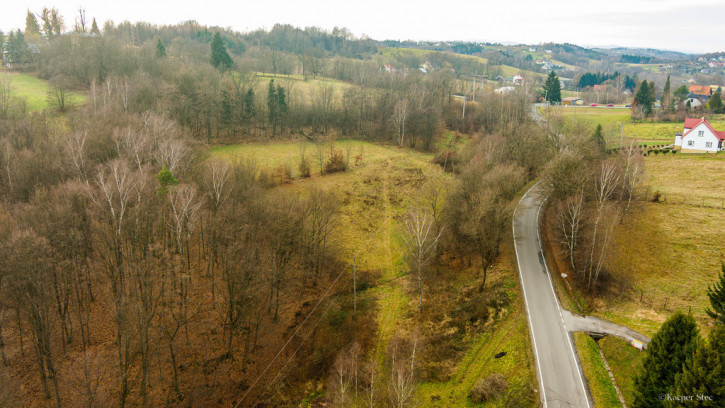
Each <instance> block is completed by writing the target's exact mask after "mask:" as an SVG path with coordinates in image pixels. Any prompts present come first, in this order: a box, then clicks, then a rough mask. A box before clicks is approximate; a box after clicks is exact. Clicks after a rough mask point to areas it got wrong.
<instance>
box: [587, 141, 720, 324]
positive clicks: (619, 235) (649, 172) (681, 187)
mask: <svg viewBox="0 0 725 408" xmlns="http://www.w3.org/2000/svg"><path fill="white" fill-rule="evenodd" d="M723 168H725V155H721V154H719V155H716V156H712V155H696V154H690V155H687V154H678V155H675V156H672V155H667V156H664V157H663V156H662V155H660V156H651V157H647V158H646V159H645V172H646V175H645V176H646V179H647V184H648V185H649V186H650V188H649V191H650V192H649V198H650V199H651V197H652V195H653V193H654V192H655V191H660V192H661V194H662V196H661V198H660V200H663V201H664V202H663V203H652V202H640V203H638V204H637V206H636V207H635V208H634V209H633V210H632V211H630V213H629V214H628V215H627V217H625V219H624V222H623V224H622V225H619V226H617V228H615V232H614V236H613V242H612V244H613V246H612V251H611V252H612V256H611V257H609V259H608V260H607V261H606V267H607V268H609V269H610V270H612V271H615V274H616V275H617V276H618V277H619V278H620V279H623V280H624V281H625V282H628V284H629V285H631V289H630V291H629V294H628V295H627V296H626V297H618V296H611V297H606V298H604V299H603V300H600V301H599V304H597V305H596V312H595V314H597V315H599V316H601V317H603V318H606V319H609V320H613V321H615V322H618V323H620V324H625V325H627V326H629V327H632V328H633V329H635V330H638V331H640V332H642V333H645V334H647V335H648V336H652V334H654V332H656V331H657V330H658V329H659V326H660V325H661V324H662V322H664V321H665V319H666V318H667V317H668V316H669V315H670V314H672V313H673V312H674V311H675V310H681V311H684V312H685V313H688V312H690V311H691V313H692V315H693V316H694V317H695V320H696V321H697V322H698V325H699V326H700V329H701V330H703V331H708V327H709V326H710V324H711V319H709V318H708V317H707V316H706V315H705V312H704V309H705V308H706V307H708V306H709V300H708V298H707V296H706V294H705V290H706V288H707V286H708V285H711V284H712V283H713V282H714V281H715V279H716V277H717V274H718V272H719V271H720V262H721V261H722V260H723V259H725V246H723V244H722V243H723V242H725V209H722V208H721V206H723V202H724V201H725V180H723V178H722V177H718V176H714V177H709V175H710V174H719V173H720V172H722V169H723ZM703 203H704V204H705V205H706V206H711V207H714V208H709V207H703V206H702V204H703ZM640 295H641V297H642V300H643V301H642V302H640Z"/></svg>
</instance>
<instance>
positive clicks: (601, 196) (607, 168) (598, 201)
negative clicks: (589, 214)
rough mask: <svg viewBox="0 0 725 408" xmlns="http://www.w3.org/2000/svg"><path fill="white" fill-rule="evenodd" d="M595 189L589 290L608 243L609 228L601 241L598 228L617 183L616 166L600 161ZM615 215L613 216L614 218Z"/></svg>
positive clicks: (588, 275) (599, 269) (588, 277)
mask: <svg viewBox="0 0 725 408" xmlns="http://www.w3.org/2000/svg"><path fill="white" fill-rule="evenodd" d="M594 183H595V190H594V193H595V194H594V199H595V214H594V227H593V231H592V236H591V242H590V248H589V260H588V264H587V269H586V271H587V273H586V275H587V289H588V290H591V288H592V284H595V283H596V282H597V280H598V279H599V273H600V272H601V269H602V259H603V257H604V252H605V249H606V244H607V243H608V241H609V240H608V238H609V236H610V232H611V228H606V229H605V231H607V233H606V234H605V237H604V238H603V240H602V241H601V242H599V241H598V233H599V228H600V226H601V224H602V222H603V220H604V215H605V212H606V211H605V210H606V207H607V205H608V204H609V201H610V200H611V199H612V197H613V195H614V193H615V191H616V188H617V185H618V183H619V174H618V171H617V167H616V165H615V164H614V163H612V162H610V161H605V162H603V163H602V165H601V167H600V170H599V174H598V175H597V177H596V178H595V180H594ZM616 218H617V217H614V219H615V220H616ZM597 253H598V254H599V255H598V259H597V261H596V262H595V259H594V258H595V255H596V254H597Z"/></svg>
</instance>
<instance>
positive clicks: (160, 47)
mask: <svg viewBox="0 0 725 408" xmlns="http://www.w3.org/2000/svg"><path fill="white" fill-rule="evenodd" d="M165 56H166V47H164V43H162V42H161V39H160V38H159V39H158V41H156V58H163V57H165Z"/></svg>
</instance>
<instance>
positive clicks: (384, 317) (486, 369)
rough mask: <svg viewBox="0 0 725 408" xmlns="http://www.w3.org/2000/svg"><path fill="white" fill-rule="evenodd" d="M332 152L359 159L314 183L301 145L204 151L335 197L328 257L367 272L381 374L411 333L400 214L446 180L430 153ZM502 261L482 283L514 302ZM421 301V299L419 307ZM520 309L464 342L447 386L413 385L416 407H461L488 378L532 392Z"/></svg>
mask: <svg viewBox="0 0 725 408" xmlns="http://www.w3.org/2000/svg"><path fill="white" fill-rule="evenodd" d="M303 148H304V150H305V155H306V156H307V157H308V158H309V159H311V164H312V177H310V178H308V179H301V178H298V175H299V171H298V169H297V167H298V165H299V162H300V159H301V156H302V149H303ZM335 148H336V149H340V150H342V151H343V152H345V153H346V152H347V150H348V148H349V149H350V151H351V156H353V157H354V156H357V155H358V154H359V153H360V151H362V157H363V158H362V160H361V161H360V162H359V163H357V164H355V163H354V159H351V166H350V169H349V170H348V171H346V172H344V173H335V174H328V175H320V174H319V164H317V163H316V161H315V158H314V156H315V155H316V154H317V153H318V149H317V146H316V145H314V144H312V143H310V142H306V141H305V142H284V143H270V144H245V145H234V146H219V147H216V148H213V149H211V150H210V155H211V156H217V157H225V158H230V159H232V158H234V157H253V158H255V159H256V161H257V163H258V164H259V165H260V166H264V167H267V168H274V167H277V166H279V165H280V164H286V163H288V164H289V165H290V166H291V167H292V169H293V177H295V180H294V181H293V182H292V183H290V184H287V185H285V186H283V187H281V188H285V189H289V190H292V191H298V192H300V194H305V193H306V192H307V191H309V189H312V188H321V189H325V190H331V191H335V192H336V195H337V196H338V198H339V199H340V201H341V209H340V220H339V222H338V227H337V229H336V230H335V233H334V235H335V237H334V242H335V244H334V246H335V251H336V252H337V253H338V254H339V256H340V257H341V258H342V260H343V261H345V262H352V261H353V259H355V262H356V265H357V267H358V268H359V270H366V271H370V272H371V273H372V274H373V276H374V277H375V287H373V288H371V289H369V290H367V291H365V292H364V293H365V294H364V295H363V296H369V297H371V299H372V300H374V301H375V303H376V305H377V307H376V314H377V333H376V341H375V344H374V346H373V348H372V350H371V355H369V356H366V359H373V360H374V361H376V362H377V363H378V365H379V366H380V367H381V368H383V366H384V363H385V359H386V350H387V344H388V342H389V341H390V339H391V338H392V337H393V336H395V335H398V334H401V333H402V334H404V333H408V332H411V331H413V330H414V329H415V327H416V326H417V325H418V320H417V318H416V317H417V315H418V314H417V298H416V296H415V289H414V288H412V285H411V283H410V281H411V279H410V278H409V274H408V264H407V262H406V260H405V252H406V250H405V245H404V242H403V239H402V235H401V232H402V231H403V223H404V219H405V213H406V211H407V209H408V208H409V207H410V206H411V205H415V204H419V203H420V200H421V187H422V186H423V185H424V184H425V183H426V182H427V181H428V180H429V179H430V178H431V177H442V178H444V179H448V178H450V177H451V176H450V175H448V174H443V173H442V172H441V170H440V168H439V167H438V166H437V165H435V164H433V163H432V159H433V155H432V154H430V153H421V152H418V151H415V150H411V149H407V148H403V149H400V148H397V147H394V146H382V145H376V144H371V143H366V142H361V141H353V140H340V141H337V142H336V143H335ZM321 150H322V152H323V153H324V154H328V153H329V145H325V146H322V148H321ZM325 157H327V156H325ZM502 253H503V255H502V256H501V259H500V260H499V262H498V263H497V265H496V266H494V268H493V269H492V271H491V272H490V273H489V279H490V281H491V282H492V284H493V282H496V281H500V282H506V287H507V291H510V296H512V297H513V298H518V296H519V291H518V285H517V282H518V280H516V279H515V278H516V267H515V260H514V259H515V258H513V249H512V246H511V245H508V246H507V247H506V248H504V249H502ZM458 275H459V276H460V277H459V278H456V279H457V280H456V283H454V285H457V286H460V287H461V288H463V287H464V286H470V285H471V284H472V283H471V281H470V280H467V279H468V278H467V277H468V276H469V275H467V274H462V273H461V274H458ZM474 276H475V274H474ZM463 278H466V279H463ZM456 295H457V293H456V294H455V295H453V294H451V296H456ZM426 299H427V297H426V296H425V295H424V307H425V305H426ZM521 308H522V305H521V304H520V301H516V302H513V303H512V304H511V306H510V307H509V309H508V310H507V311H506V313H507V315H506V318H505V319H503V318H502V319H501V320H500V322H499V323H497V324H496V325H494V326H493V327H491V328H490V329H487V330H486V331H485V332H484V333H482V334H481V335H478V336H473V337H471V338H467V339H466V341H465V344H463V345H462V346H461V347H464V349H465V351H464V353H463V357H462V358H461V360H460V361H459V362H458V364H457V366H456V367H455V372H456V374H455V376H454V379H452V380H451V381H448V382H445V383H424V384H421V385H420V386H419V389H418V393H417V397H418V401H419V402H420V405H421V406H451V403H453V405H455V406H460V405H459V404H466V403H465V402H464V401H467V395H468V392H469V390H470V388H471V387H472V385H473V384H474V383H475V381H476V380H477V379H478V378H480V377H481V376H483V375H486V374H487V373H492V372H500V373H502V374H504V375H505V376H506V377H507V379H509V380H510V381H511V382H513V383H519V382H520V383H525V384H527V385H528V384H534V383H535V377H534V371H533V365H532V363H531V356H530V354H531V352H530V346H529V337H528V327H527V325H526V317H525V314H524V312H523V311H522V309H521ZM502 350H505V351H507V352H508V355H507V356H506V357H505V358H501V359H493V357H492V356H493V354H495V353H497V352H499V351H502ZM384 372H385V371H384V370H383V373H384ZM436 396H437V397H438V398H436Z"/></svg>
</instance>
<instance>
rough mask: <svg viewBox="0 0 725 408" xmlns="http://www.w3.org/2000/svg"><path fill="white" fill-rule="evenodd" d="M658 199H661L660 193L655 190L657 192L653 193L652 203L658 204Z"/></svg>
mask: <svg viewBox="0 0 725 408" xmlns="http://www.w3.org/2000/svg"><path fill="white" fill-rule="evenodd" d="M660 198H662V193H660V192H659V190H657V191H655V195H653V196H652V202H653V203H659V202H660Z"/></svg>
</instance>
